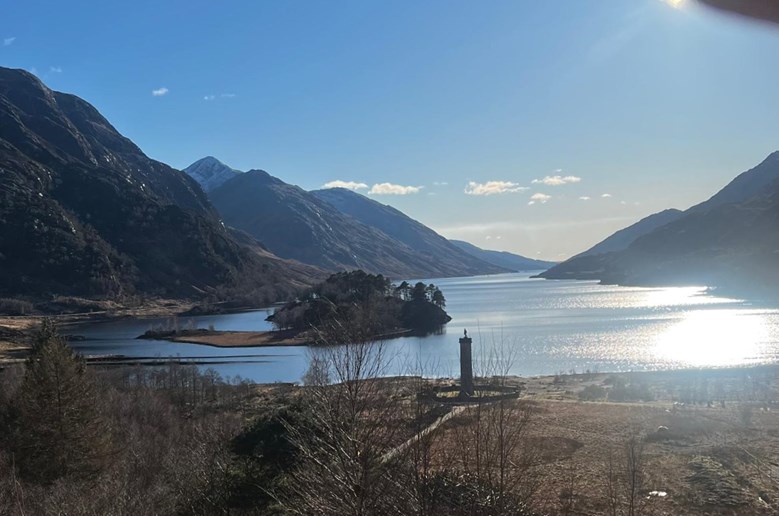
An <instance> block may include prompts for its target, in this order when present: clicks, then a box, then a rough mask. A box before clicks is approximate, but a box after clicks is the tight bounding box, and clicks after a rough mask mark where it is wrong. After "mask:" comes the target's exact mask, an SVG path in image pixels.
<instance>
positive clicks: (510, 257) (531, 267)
mask: <svg viewBox="0 0 779 516" xmlns="http://www.w3.org/2000/svg"><path fill="white" fill-rule="evenodd" d="M450 242H451V243H452V244H454V245H456V246H457V247H459V248H460V249H462V250H463V251H465V252H466V253H468V254H470V255H473V256H475V257H477V258H479V259H481V260H484V261H485V262H488V263H491V264H493V265H497V266H498V267H503V268H504V269H508V270H510V271H514V272H518V271H537V270H543V269H548V268H549V267H552V266H554V265H556V263H555V262H547V261H544V260H533V259H532V258H525V257H524V256H520V255H518V254H513V253H509V252H506V251H489V250H486V249H482V248H480V247H476V246H475V245H473V244H471V243H468V242H463V241H462V240H450Z"/></svg>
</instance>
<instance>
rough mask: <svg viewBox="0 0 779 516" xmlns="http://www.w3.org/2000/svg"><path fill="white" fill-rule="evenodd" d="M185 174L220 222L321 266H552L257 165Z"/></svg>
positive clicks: (437, 269)
mask: <svg viewBox="0 0 779 516" xmlns="http://www.w3.org/2000/svg"><path fill="white" fill-rule="evenodd" d="M184 172H186V173H188V174H190V175H191V176H192V178H193V179H195V180H196V181H198V182H199V183H200V184H201V186H202V187H203V189H204V190H205V191H206V192H208V195H209V197H210V199H211V201H212V202H213V204H214V206H215V207H216V208H217V210H218V211H219V213H220V214H221V216H222V217H223V219H224V221H225V223H226V224H228V225H230V226H233V227H236V228H239V229H241V230H242V231H245V232H247V233H248V234H251V235H252V236H253V237H254V238H256V239H257V240H259V241H261V242H263V244H264V245H266V246H267V248H268V249H269V250H270V251H272V252H274V253H275V254H277V255H279V256H283V257H285V258H290V259H294V260H298V261H300V262H303V263H308V264H312V265H315V266H317V267H321V268H324V269H327V270H345V269H346V270H348V269H355V268H360V269H363V270H366V271H369V272H374V273H382V274H385V275H389V276H391V277H395V278H409V277H443V276H470V275H475V274H493V273H499V272H509V271H516V270H519V269H522V270H537V269H541V268H547V267H548V266H550V265H552V264H551V263H549V262H535V261H533V260H530V259H527V258H524V257H520V256H518V255H511V254H510V253H498V252H487V251H483V250H481V249H479V248H477V247H475V246H470V247H464V246H463V245H462V244H460V243H457V242H452V241H449V240H447V239H446V238H444V237H443V236H441V235H439V234H438V233H436V232H435V231H433V230H432V229H430V228H429V227H427V226H425V225H424V224H422V223H420V222H418V221H416V220H414V219H412V218H411V217H409V216H407V215H406V214H404V213H402V212H401V211H399V210H397V209H395V208H393V207H391V206H388V205H385V204H382V203H380V202H378V201H375V200H374V199H371V198H369V197H366V196H364V195H361V194H359V193H357V192H354V191H352V190H348V189H345V188H328V189H322V190H314V191H306V190H304V189H302V188H300V187H297V186H294V185H290V184H288V183H285V182H284V181H282V180H281V179H279V178H276V177H273V176H271V175H270V174H268V173H267V172H264V171H261V170H250V171H248V172H246V173H240V172H239V171H236V170H235V169H233V168H231V167H229V166H228V165H225V164H224V163H221V162H220V161H219V160H217V159H216V158H214V157H211V156H209V157H205V158H202V159H200V160H198V161H196V162H195V163H193V164H192V165H190V166H188V167H186V168H185V169H184ZM236 172H239V173H238V175H236ZM511 257H515V259H514V260H513V261H512V259H511ZM519 265H521V266H519ZM528 265H531V266H528Z"/></svg>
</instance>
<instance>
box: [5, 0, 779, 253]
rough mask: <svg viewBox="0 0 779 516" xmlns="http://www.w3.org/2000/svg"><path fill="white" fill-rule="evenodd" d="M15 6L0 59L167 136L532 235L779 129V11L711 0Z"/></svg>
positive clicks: (592, 215) (579, 245)
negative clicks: (738, 15)
mask: <svg viewBox="0 0 779 516" xmlns="http://www.w3.org/2000/svg"><path fill="white" fill-rule="evenodd" d="M669 1H670V0H669ZM0 12H2V17H0V43H1V46H0V65H2V66H8V67H16V68H25V69H27V70H32V71H34V72H35V73H36V74H37V75H38V76H39V77H40V78H41V79H43V80H44V81H45V82H46V83H47V84H48V85H49V86H50V87H51V88H53V89H57V90H61V91H67V92H72V93H75V94H77V95H79V96H81V97H83V98H84V99H86V100H88V101H89V102H91V103H93V104H94V105H95V106H96V107H97V108H98V109H99V110H100V111H101V112H102V113H103V114H104V115H105V116H106V117H107V118H108V119H109V120H110V121H111V122H112V123H113V124H114V125H115V126H116V127H117V129H119V130H120V131H121V132H123V133H124V134H125V135H127V136H128V137H130V138H131V139H132V140H134V141H135V142H136V143H137V144H138V145H139V146H140V147H141V148H142V149H143V150H144V151H145V152H146V153H147V154H149V155H150V156H151V157H153V158H156V159H159V160H161V161H164V162H166V163H169V164H171V165H173V166H175V167H178V168H183V167H185V166H186V165H188V164H189V163H191V162H193V161H195V160H196V159H198V158H200V157H202V156H204V155H214V156H216V157H218V158H219V159H221V160H222V161H224V162H226V163H227V164H229V165H231V166H233V167H235V168H239V169H243V170H247V169H251V168H262V169H264V170H267V171H268V172H270V173H272V174H274V175H276V176H278V177H280V178H282V179H284V180H285V181H288V182H291V183H294V184H298V185H300V186H302V187H304V188H307V189H313V188H318V187H320V186H322V185H324V184H326V183H328V182H331V181H335V180H340V181H348V182H355V183H363V184H365V185H366V186H367V188H364V189H361V190H359V191H361V192H362V193H367V192H368V191H369V189H371V188H372V187H373V191H374V192H376V193H373V194H370V195H371V196H372V197H373V198H375V199H377V200H379V201H381V202H384V203H388V204H391V205H393V206H395V207H397V208H399V209H401V210H403V211H405V212H406V213H408V214H409V215H411V216H412V217H414V218H416V219H418V220H420V221H422V222H423V223H425V224H427V225H429V226H431V227H433V228H435V229H436V230H438V231H439V232H441V233H442V234H444V235H445V236H448V237H453V238H462V239H466V240H470V241H472V242H473V243H475V244H477V245H479V246H482V247H486V248H494V249H504V250H510V251H515V252H519V253H522V254H525V255H527V256H533V257H543V258H548V259H561V258H565V257H567V256H570V255H571V254H574V253H576V252H579V251H581V250H583V249H585V248H586V247H588V246H590V245H592V244H594V243H595V242H597V241H598V240H600V239H602V238H603V237H605V236H607V235H608V234H610V233H611V232H613V231H614V230H617V229H620V228H621V227H624V226H625V225H627V224H629V223H632V222H634V221H636V220H638V219H639V218H641V217H643V216H646V215H648V214H650V213H653V212H656V211H659V210H662V209H665V208H668V207H676V208H686V207H688V206H690V205H692V204H695V203H697V202H699V201H701V200H703V199H705V198H707V197H708V196H710V195H711V194H712V193H714V192H715V191H716V190H717V189H718V188H720V187H721V186H723V185H724V184H725V183H727V182H728V181H729V180H730V179H732V178H733V177H734V176H735V175H737V174H738V173H740V172H742V171H744V170H746V169H747V168H750V167H751V166H754V165H755V164H757V163H758V162H759V161H761V160H762V159H763V158H764V157H765V156H766V155H767V154H769V153H770V152H772V151H774V150H777V149H779V124H778V123H777V118H776V114H777V113H779V95H776V93H775V92H776V91H777V90H778V89H779V30H777V29H774V28H772V27H770V26H767V25H761V24H755V23H750V22H746V21H743V20H741V19H735V18H730V17H727V16H725V15H722V14H719V13H714V12H710V11H708V10H704V9H702V8H700V7H698V6H697V5H695V3H694V2H693V1H692V0H688V1H687V2H684V3H683V4H682V5H681V7H680V8H676V7H673V6H671V5H669V4H668V3H667V2H663V1H661V0H630V1H622V0H621V1H616V0H614V1H606V0H597V1H596V0H591V1H584V0H582V1H560V2H545V1H537V0H536V1H522V0H512V1H499V0H489V1H486V2H474V1H461V0H442V1H425V2H412V1H408V0H392V1H383V2H378V1H371V0H359V1H345V0H343V1H342V0H339V1H335V2H325V1H302V0H289V1H269V0H268V1H243V2H233V1H219V2H217V1H208V2H206V1H192V0H189V1H174V0H169V1H165V2H159V1H155V2H150V1H148V2H147V1H134V2H122V3H120V2H96V1H89V2H86V1H69V2H61V1H56V2H54V1H50V2H41V1H37V0H25V1H24V2H18V1H13V2H9V1H7V0H0ZM155 91H156V92H157V95H154V94H153V92H155ZM163 93H164V94H163ZM555 176H559V178H556V177H555ZM544 178H550V179H546V181H544ZM534 180H535V181H536V182H533V181H534ZM384 183H389V184H390V185H393V186H378V187H374V185H382V184H384ZM398 187H406V188H398ZM408 187H416V188H408ZM381 192H385V193H381ZM386 192H401V193H403V194H404V195H388V194H386ZM466 192H470V193H466ZM486 194H490V195H486ZM605 194H607V195H608V196H605V197H604V195H605Z"/></svg>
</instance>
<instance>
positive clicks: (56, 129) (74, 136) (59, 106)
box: [0, 68, 300, 297]
mask: <svg viewBox="0 0 779 516" xmlns="http://www.w3.org/2000/svg"><path fill="white" fill-rule="evenodd" d="M0 176H1V181H0V227H2V231H0V295H26V296H31V297H35V296H44V295H51V294H68V295H84V296H112V297H116V296H123V295H127V294H133V293H138V292H143V293H150V294H160V295H166V296H193V295H194V296H198V295H202V294H203V293H205V292H211V293H214V292H217V291H224V289H225V288H228V287H229V286H230V285H235V284H237V283H238V280H239V278H240V281H241V285H242V286H244V287H245V286H246V285H255V286H256V287H258V288H261V287H268V288H273V285H274V284H278V285H279V286H280V287H281V289H280V290H285V289H286V287H285V285H288V284H289V280H290V278H289V276H288V275H287V271H286V266H285V265H284V262H282V261H280V260H278V259H267V258H262V257H259V256H258V255H257V254H256V253H254V252H252V251H251V250H248V249H245V248H243V247H241V246H239V245H238V244H236V243H235V242H234V241H233V239H232V238H231V237H230V235H229V234H228V233H227V231H226V230H225V229H224V227H223V226H222V225H221V223H220V221H219V219H218V217H217V215H216V212H215V211H214V209H213V208H212V206H211V204H210V203H209V201H208V199H207V198H206V195H205V194H204V192H203V191H202V190H201V188H200V187H199V186H198V185H197V183H196V182H195V181H194V180H192V179H190V178H189V177H188V176H187V175H186V174H183V173H181V172H179V171H177V170H174V169H172V168H170V167H169V166H167V165H165V164H163V163H160V162H158V161H154V160H152V159H149V158H148V157H147V156H146V155H145V154H143V152H142V151H141V150H140V149H139V148H138V147H137V146H136V145H135V144H133V143H132V142H131V141H130V140H129V139H127V138H125V137H124V136H122V135H121V134H119V133H118V132H117V131H116V129H114V127H113V126H111V124H110V123H109V122H108V121H107V120H106V119H105V118H103V116H102V115H100V113H98V111H97V110H96V109H95V108H94V107H93V106H91V105H90V104H88V103H87V102H85V101H83V100H81V99H80V98H78V97H76V96H74V95H69V94H65V93H59V92H55V91H52V90H50V89H48V88H47V87H46V86H44V85H43V84H42V83H41V82H40V81H39V80H38V79H37V78H36V77H34V76H33V75H31V74H29V73H27V72H25V71H23V70H12V69H7V68H0ZM298 279H300V278H298Z"/></svg>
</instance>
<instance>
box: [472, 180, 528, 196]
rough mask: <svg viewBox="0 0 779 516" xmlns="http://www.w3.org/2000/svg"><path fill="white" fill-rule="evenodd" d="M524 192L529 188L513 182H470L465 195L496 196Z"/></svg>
mask: <svg viewBox="0 0 779 516" xmlns="http://www.w3.org/2000/svg"><path fill="white" fill-rule="evenodd" d="M522 190H527V187H524V186H519V185H518V184H517V183H512V182H511V181H487V182H486V183H477V182H475V181H469V182H468V185H467V186H466V187H465V193H466V194H468V195H496V194H504V193H513V192H521V191H522Z"/></svg>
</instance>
